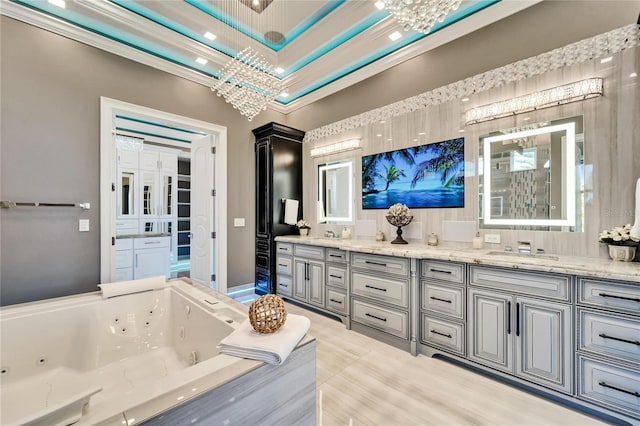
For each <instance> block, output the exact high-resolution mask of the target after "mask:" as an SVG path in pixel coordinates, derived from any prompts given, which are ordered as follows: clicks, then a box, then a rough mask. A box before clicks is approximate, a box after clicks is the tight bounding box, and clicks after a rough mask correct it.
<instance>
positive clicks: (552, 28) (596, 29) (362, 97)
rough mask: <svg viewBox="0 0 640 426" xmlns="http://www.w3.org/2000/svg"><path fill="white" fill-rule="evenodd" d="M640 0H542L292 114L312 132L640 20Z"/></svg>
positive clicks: (297, 123)
mask: <svg viewBox="0 0 640 426" xmlns="http://www.w3.org/2000/svg"><path fill="white" fill-rule="evenodd" d="M638 13H640V1H636V0H632V1H629V0H625V1H617V0H605V1H603V0H586V1H578V0H568V1H566V0H553V1H543V2H542V3H539V4H536V5H535V6H532V7H530V8H528V9H525V10H523V11H521V12H519V13H516V14H514V15H512V16H510V17H508V18H506V19H503V20H502V21H499V22H496V23H495V24H492V25H489V26H487V27H485V28H482V29H480V30H478V31H476V32H474V33H472V34H470V35H467V36H465V37H462V38H459V39H457V40H454V41H452V42H450V43H448V44H446V45H444V46H441V47H438V48H436V49H434V50H431V51H429V52H426V53H424V54H422V55H420V56H417V57H415V58H413V59H410V60H407V61H405V62H403V63H402V64H399V65H396V66H395V67H392V68H390V69H388V70H387V71H384V72H382V73H380V74H377V75H375V76H373V77H370V78H368V79H366V80H363V81H361V82H360V83H358V84H355V85H353V86H351V87H348V88H346V89H344V90H342V91H340V92H337V93H335V94H333V95H331V96H328V97H326V98H323V99H320V100H319V101H317V102H314V103H312V104H310V105H308V106H306V107H303V108H300V109H298V110H296V111H293V112H291V113H290V114H288V120H289V124H290V125H291V126H293V127H297V128H299V129H305V130H312V129H315V128H317V127H320V126H323V125H325V124H329V123H333V122H334V121H339V120H342V119H344V118H347V117H351V116H353V115H357V114H360V113H363V112H366V111H369V110H372V109H375V108H378V107H381V106H384V105H388V104H391V103H393V102H397V101H400V100H402V99H406V98H409V97H411V96H414V95H416V94H419V93H423V92H427V91H429V90H433V89H436V88H438V87H442V86H444V85H446V84H449V83H453V82H456V81H459V80H463V79H465V78H467V77H470V76H473V75H476V74H480V73H482V72H485V71H489V70H492V69H494V68H497V67H500V66H503V65H507V64H510V63H512V62H516V61H519V60H521V59H525V58H528V57H531V56H535V55H538V54H540V53H544V52H547V51H549V50H553V49H555V48H558V47H562V46H566V45H567V44H570V43H574V42H576V41H579V40H582V39H585V38H589V37H592V36H594V35H597V34H601V33H604V32H606V31H610V30H612V29H614V28H619V27H622V26H625V25H629V24H632V23H634V22H636V20H637V19H638Z"/></svg>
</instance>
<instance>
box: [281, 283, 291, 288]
mask: <svg viewBox="0 0 640 426" xmlns="http://www.w3.org/2000/svg"><path fill="white" fill-rule="evenodd" d="M280 287H284V288H287V287H289V285H288V284H280Z"/></svg>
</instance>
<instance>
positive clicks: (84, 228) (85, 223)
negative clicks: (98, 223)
mask: <svg viewBox="0 0 640 426" xmlns="http://www.w3.org/2000/svg"><path fill="white" fill-rule="evenodd" d="M78 231H79V232H89V219H80V222H79V223H78Z"/></svg>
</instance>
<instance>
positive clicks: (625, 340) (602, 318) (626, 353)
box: [578, 309, 640, 403]
mask: <svg viewBox="0 0 640 426" xmlns="http://www.w3.org/2000/svg"><path fill="white" fill-rule="evenodd" d="M578 312H579V321H580V338H579V342H578V344H579V347H580V349H582V350H585V351H591V352H595V353H598V354H604V355H611V356H615V357H618V358H621V359H625V360H629V361H632V362H636V363H640V321H638V320H635V319H631V318H623V317H614V316H611V315H607V314H604V313H600V312H591V311H587V310H582V309H581V310H579V311H578ZM638 403H640V400H639V401H638Z"/></svg>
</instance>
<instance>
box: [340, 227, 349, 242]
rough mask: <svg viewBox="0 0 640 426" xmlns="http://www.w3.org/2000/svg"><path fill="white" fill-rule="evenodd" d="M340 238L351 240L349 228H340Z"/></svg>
mask: <svg viewBox="0 0 640 426" xmlns="http://www.w3.org/2000/svg"><path fill="white" fill-rule="evenodd" d="M342 238H343V239H347V238H351V228H349V227H348V226H345V227H343V228H342Z"/></svg>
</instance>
